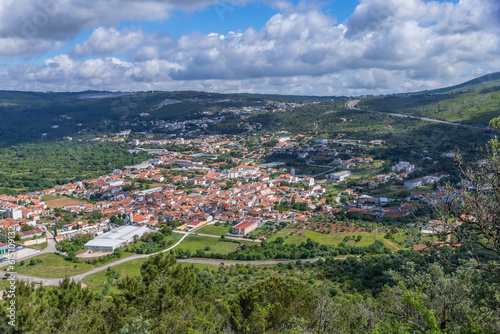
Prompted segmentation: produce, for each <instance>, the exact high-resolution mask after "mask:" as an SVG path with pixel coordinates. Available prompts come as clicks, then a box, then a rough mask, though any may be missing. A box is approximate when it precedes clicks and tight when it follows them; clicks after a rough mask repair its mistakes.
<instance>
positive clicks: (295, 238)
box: [267, 227, 397, 250]
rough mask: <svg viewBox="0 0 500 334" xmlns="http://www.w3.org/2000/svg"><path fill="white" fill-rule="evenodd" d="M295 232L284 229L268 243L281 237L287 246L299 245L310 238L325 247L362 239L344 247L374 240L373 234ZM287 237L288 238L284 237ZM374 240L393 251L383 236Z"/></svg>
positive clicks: (368, 243)
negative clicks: (346, 238)
mask: <svg viewBox="0 0 500 334" xmlns="http://www.w3.org/2000/svg"><path fill="white" fill-rule="evenodd" d="M290 232H294V234H289V233H290ZM296 232H297V230H296V229H294V228H288V227H287V228H284V229H283V230H281V231H279V232H278V233H276V234H274V235H272V236H270V237H269V238H268V239H267V240H268V241H273V240H275V239H276V238H277V237H282V238H284V239H285V243H289V244H300V243H302V242H305V241H307V239H308V238H311V240H312V241H316V242H319V243H320V244H325V245H338V244H339V243H341V242H342V241H343V240H344V238H345V237H346V236H347V237H352V236H354V237H357V236H358V235H360V236H361V237H362V239H361V241H360V242H355V241H354V240H349V241H348V242H347V243H346V245H352V246H360V247H361V246H370V245H371V244H373V243H374V241H375V238H374V233H370V232H354V233H335V234H323V233H319V232H315V231H311V230H306V231H304V232H301V234H300V235H299V234H296ZM287 235H288V237H286V236H287ZM376 240H381V241H383V242H384V244H385V245H386V246H387V247H388V248H390V249H393V250H397V249H395V247H394V246H392V245H391V244H390V243H388V242H387V239H384V237H383V234H382V233H380V234H377V236H376Z"/></svg>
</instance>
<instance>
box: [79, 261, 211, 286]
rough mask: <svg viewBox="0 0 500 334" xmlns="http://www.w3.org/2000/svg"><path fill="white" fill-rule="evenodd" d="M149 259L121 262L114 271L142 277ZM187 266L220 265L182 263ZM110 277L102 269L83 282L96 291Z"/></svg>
mask: <svg viewBox="0 0 500 334" xmlns="http://www.w3.org/2000/svg"><path fill="white" fill-rule="evenodd" d="M146 260H147V259H134V260H130V261H128V262H125V263H121V264H119V265H117V266H114V267H112V268H111V269H112V270H113V271H116V272H118V273H120V278H124V277H126V276H129V277H140V275H141V266H142V264H143V263H144V262H145V261H146ZM180 264H181V265H182V266H185V267H192V268H197V269H199V270H203V269H208V270H217V268H218V267H219V265H214V264H200V263H180ZM109 279H110V277H109V275H107V272H106V270H103V271H100V272H98V273H95V274H92V275H89V276H87V277H85V278H84V279H83V281H82V282H83V284H85V285H87V287H88V288H89V289H91V290H93V291H95V292H101V291H102V290H103V289H104V286H105V285H106V283H107V282H108V281H109ZM109 291H110V292H115V293H117V292H118V288H117V287H116V286H115V285H111V287H110V290H109Z"/></svg>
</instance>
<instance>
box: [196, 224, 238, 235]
mask: <svg viewBox="0 0 500 334" xmlns="http://www.w3.org/2000/svg"><path fill="white" fill-rule="evenodd" d="M229 231H231V225H227V226H226V224H225V223H221V224H220V225H219V226H215V225H208V226H203V227H202V228H201V229H199V230H198V231H196V232H197V233H203V234H212V235H221V234H226V233H227V232H229Z"/></svg>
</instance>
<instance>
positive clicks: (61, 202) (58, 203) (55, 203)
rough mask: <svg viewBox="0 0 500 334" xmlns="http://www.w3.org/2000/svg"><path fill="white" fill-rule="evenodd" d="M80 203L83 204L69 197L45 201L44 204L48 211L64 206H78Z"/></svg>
mask: <svg viewBox="0 0 500 334" xmlns="http://www.w3.org/2000/svg"><path fill="white" fill-rule="evenodd" d="M81 203H84V202H83V201H79V200H76V199H73V198H69V197H59V198H56V199H49V200H46V201H45V204H47V207H49V208H50V209H53V208H62V207H64V206H66V205H78V204H81Z"/></svg>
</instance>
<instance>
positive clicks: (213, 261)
mask: <svg viewBox="0 0 500 334" xmlns="http://www.w3.org/2000/svg"><path fill="white" fill-rule="evenodd" d="M183 234H184V235H183V236H182V238H181V239H180V240H179V241H178V242H177V243H176V244H175V245H173V246H171V247H170V248H167V249H165V250H163V251H161V252H158V253H154V254H141V255H132V256H129V257H126V258H123V259H120V260H118V261H115V262H112V263H108V264H105V265H103V266H101V267H97V268H94V269H91V270H89V271H87V272H84V273H82V274H80V275H75V276H72V277H70V279H71V280H72V281H76V282H80V281H81V280H82V279H84V278H85V277H87V276H89V275H92V274H95V273H98V272H100V271H103V270H106V269H108V268H110V267H114V266H116V265H119V264H121V263H124V262H127V261H131V260H134V259H146V258H149V257H150V256H151V255H156V254H159V253H164V252H167V251H169V250H171V249H173V248H174V247H176V246H177V245H179V244H180V243H181V242H182V241H183V240H184V239H185V238H186V237H187V236H188V235H191V234H192V233H191V232H187V233H183ZM207 236H211V235H207ZM245 240H246V239H245ZM37 254H40V253H37ZM339 259H345V258H339ZM177 261H178V262H183V263H201V264H214V265H220V264H221V263H224V265H236V264H241V265H247V264H253V265H273V264H278V263H283V264H288V263H290V262H296V261H297V260H283V261H277V260H269V261H226V260H217V259H178V260H177ZM300 261H302V262H303V263H307V262H316V261H318V259H317V258H316V259H305V260H302V259H301V260H300ZM5 274H6V273H5V272H3V271H0V277H4V276H5ZM16 279H17V280H22V281H28V282H33V283H37V284H43V285H59V284H60V283H61V281H62V278H42V277H33V276H28V275H21V274H16Z"/></svg>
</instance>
